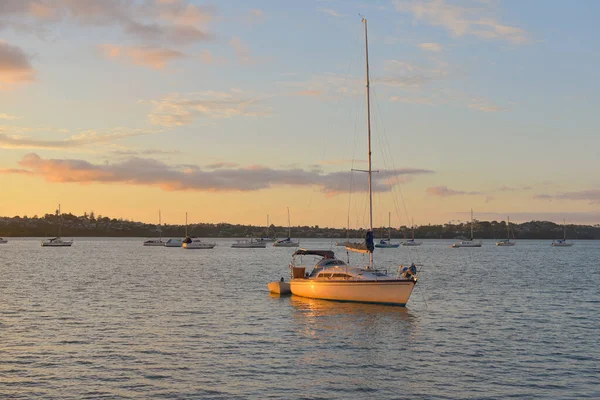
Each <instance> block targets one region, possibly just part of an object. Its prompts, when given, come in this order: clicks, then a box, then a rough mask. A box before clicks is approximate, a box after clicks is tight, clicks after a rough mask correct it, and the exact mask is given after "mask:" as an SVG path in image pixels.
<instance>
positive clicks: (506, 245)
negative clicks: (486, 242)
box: [496, 242, 515, 247]
mask: <svg viewBox="0 0 600 400" xmlns="http://www.w3.org/2000/svg"><path fill="white" fill-rule="evenodd" d="M514 245H515V242H498V243H496V246H500V247H509V246H514Z"/></svg>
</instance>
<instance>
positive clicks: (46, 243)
mask: <svg viewBox="0 0 600 400" xmlns="http://www.w3.org/2000/svg"><path fill="white" fill-rule="evenodd" d="M58 217H59V220H60V222H59V225H58V236H57V237H55V238H52V239H46V240H43V241H42V246H43V247H70V246H71V245H72V244H73V241H72V240H63V239H62V238H61V237H60V236H61V234H62V221H63V219H62V213H61V212H60V204H59V205H58Z"/></svg>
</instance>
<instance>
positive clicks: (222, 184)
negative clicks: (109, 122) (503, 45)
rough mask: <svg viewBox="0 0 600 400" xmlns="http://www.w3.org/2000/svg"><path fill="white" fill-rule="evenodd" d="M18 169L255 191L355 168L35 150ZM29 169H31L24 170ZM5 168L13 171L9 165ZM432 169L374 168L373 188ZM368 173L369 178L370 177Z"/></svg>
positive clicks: (324, 181) (314, 181)
mask: <svg viewBox="0 0 600 400" xmlns="http://www.w3.org/2000/svg"><path fill="white" fill-rule="evenodd" d="M19 165H20V166H21V167H22V169H20V170H18V171H21V172H19V173H31V174H33V175H36V176H40V177H42V178H44V179H45V180H46V181H49V182H70V183H80V184H89V183H121V184H130V185H145V186H157V187H160V188H162V189H163V190H168V191H184V190H195V191H209V192H215V191H256V190H262V189H269V188H273V187H279V186H304V187H310V186H316V187H320V188H321V190H322V191H323V192H324V193H327V194H328V195H333V194H337V193H343V192H347V191H348V182H349V181H350V180H349V178H350V176H349V174H350V172H335V173H322V172H320V171H315V170H304V169H300V168H292V169H273V168H269V167H264V166H260V165H255V166H248V167H227V166H225V165H223V167H222V168H216V169H214V168H213V169H209V170H204V169H202V168H201V167H197V166H188V167H181V166H179V167H178V166H172V165H168V164H165V163H163V162H161V161H158V160H155V159H150V158H138V157H132V158H129V159H127V160H125V161H121V162H115V163H112V164H111V163H105V164H93V163H90V162H88V161H85V160H77V159H43V158H41V157H40V156H39V155H37V154H34V153H31V154H27V155H26V156H24V157H23V159H22V160H21V161H20V162H19ZM22 171H29V172H22ZM3 172H4V173H12V172H10V170H4V171H3ZM427 173H432V171H429V170H424V169H415V168H405V169H400V170H397V171H389V170H382V171H380V172H379V173H377V174H375V176H374V182H373V190H374V191H376V192H386V191H389V190H391V187H390V186H389V185H387V184H385V180H386V179H389V178H390V177H392V176H404V175H411V176H412V175H419V174H427ZM365 179H366V178H365ZM363 186H364V188H363V187H362V186H360V185H355V187H354V191H364V190H366V184H365V185H363Z"/></svg>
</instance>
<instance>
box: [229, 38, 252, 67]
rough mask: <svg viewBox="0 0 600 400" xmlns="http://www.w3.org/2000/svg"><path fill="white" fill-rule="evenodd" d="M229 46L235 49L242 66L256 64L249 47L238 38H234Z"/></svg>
mask: <svg viewBox="0 0 600 400" xmlns="http://www.w3.org/2000/svg"><path fill="white" fill-rule="evenodd" d="M229 44H230V45H231V47H233V50H234V51H235V55H236V57H237V59H238V61H239V62H241V63H242V64H256V62H257V60H256V59H255V58H254V57H252V56H251V55H250V50H249V49H248V46H247V45H246V44H245V43H244V42H242V39H240V38H239V37H238V36H234V37H232V38H231V40H230V41H229Z"/></svg>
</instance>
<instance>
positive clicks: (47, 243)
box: [42, 236, 73, 247]
mask: <svg viewBox="0 0 600 400" xmlns="http://www.w3.org/2000/svg"><path fill="white" fill-rule="evenodd" d="M72 244H73V241H72V240H63V239H62V238H61V237H59V236H57V237H55V238H52V239H46V240H44V241H42V247H70V246H71V245H72Z"/></svg>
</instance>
